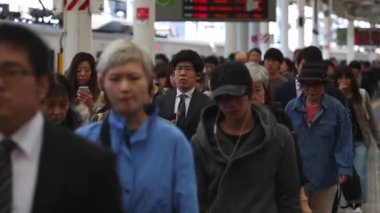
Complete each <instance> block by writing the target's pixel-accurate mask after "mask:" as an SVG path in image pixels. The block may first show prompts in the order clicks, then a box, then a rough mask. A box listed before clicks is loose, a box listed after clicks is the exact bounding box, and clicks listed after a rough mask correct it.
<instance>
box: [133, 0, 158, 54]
mask: <svg viewBox="0 0 380 213" xmlns="http://www.w3.org/2000/svg"><path fill="white" fill-rule="evenodd" d="M155 19H156V4H155V1H152V0H135V5H134V15H133V41H134V42H135V43H136V44H138V45H140V46H141V47H142V48H145V49H146V50H147V51H148V52H149V53H150V54H151V56H152V58H153V57H154V35H155V30H154V21H155Z"/></svg>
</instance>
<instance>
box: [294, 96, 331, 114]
mask: <svg viewBox="0 0 380 213" xmlns="http://www.w3.org/2000/svg"><path fill="white" fill-rule="evenodd" d="M328 102H329V101H328V95H327V94H326V93H325V94H323V96H322V99H321V102H320V104H321V107H322V108H324V109H325V110H326V109H327V108H328ZM305 104H306V96H305V94H303V93H302V94H301V95H300V97H298V98H297V99H296V104H295V105H294V106H293V107H292V109H296V110H298V111H300V112H306V109H305Z"/></svg>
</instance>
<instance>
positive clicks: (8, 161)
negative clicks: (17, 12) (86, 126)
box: [0, 23, 121, 213]
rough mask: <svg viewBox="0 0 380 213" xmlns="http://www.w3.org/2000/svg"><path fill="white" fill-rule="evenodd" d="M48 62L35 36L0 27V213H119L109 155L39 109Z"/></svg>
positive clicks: (112, 161) (15, 27)
mask: <svg viewBox="0 0 380 213" xmlns="http://www.w3.org/2000/svg"><path fill="white" fill-rule="evenodd" d="M49 58H50V51H49V49H48V48H47V46H46V44H45V43H44V42H43V41H42V39H41V38H39V37H38V36H37V35H36V34H34V33H33V32H31V31H30V30H28V29H26V28H24V27H21V26H19V25H11V24H4V23H2V24H0V212H2V213H10V212H32V213H45V212H46V213H51V212H54V213H57V212H58V213H60V212H62V213H63V212H71V213H72V212H75V213H76V212H78V213H82V212H89V213H90V212H91V213H92V212H99V213H100V212H115V213H116V212H121V198H120V194H121V191H120V187H119V182H118V178H117V176H116V171H115V159H114V156H113V155H112V153H111V152H110V151H109V150H105V149H102V148H100V147H97V146H95V145H93V144H91V143H89V142H86V141H85V140H84V139H81V138H79V137H78V136H74V135H73V134H72V133H70V132H69V131H68V130H66V129H64V128H63V127H59V126H54V125H52V124H49V123H47V122H46V121H45V120H44V118H43V115H42V113H41V112H40V111H39V110H38V107H39V104H40V103H41V101H42V99H43V98H44V97H45V95H46V93H47V90H48V88H49V82H50V81H49V79H50V77H49V76H50V74H51V73H50V70H51V67H50V63H49Z"/></svg>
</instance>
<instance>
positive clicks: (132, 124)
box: [77, 39, 198, 213]
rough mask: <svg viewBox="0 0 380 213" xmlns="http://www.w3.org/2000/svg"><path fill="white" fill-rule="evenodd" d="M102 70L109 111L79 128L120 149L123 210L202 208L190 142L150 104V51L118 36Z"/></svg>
mask: <svg viewBox="0 0 380 213" xmlns="http://www.w3.org/2000/svg"><path fill="white" fill-rule="evenodd" d="M98 72H99V84H100V87H101V88H102V90H103V91H104V92H105V94H106V96H107V98H108V101H109V103H110V106H111V109H110V112H109V113H108V115H107V116H106V118H105V119H104V120H103V121H101V122H97V123H93V124H90V125H88V126H85V127H82V128H80V129H79V130H77V133H78V134H80V135H82V136H84V137H86V138H88V139H89V140H91V141H93V142H94V143H98V144H102V145H103V146H106V147H108V148H110V149H111V150H112V151H113V152H114V153H115V156H116V161H117V163H116V166H117V169H118V174H119V180H120V183H121V186H122V189H123V191H122V194H123V208H124V212H155V213H170V212H178V213H184V212H185V213H193V212H198V203H197V193H196V180H195V170H194V163H193V156H192V151H191V148H190V144H189V142H188V141H187V139H186V137H185V136H184V135H183V133H182V132H181V131H180V130H179V129H177V128H176V127H175V126H174V125H172V124H171V123H169V122H167V121H165V120H163V119H161V118H159V117H158V109H156V108H155V107H154V106H153V105H150V104H148V103H150V102H151V92H152V87H151V86H150V85H151V84H152V78H151V76H152V72H153V63H152V61H151V56H150V55H149V54H148V53H147V52H146V51H144V50H143V49H142V48H141V47H139V46H137V45H136V44H134V43H133V42H130V41H128V40H125V39H120V40H116V41H114V42H112V43H111V44H110V45H109V46H108V47H107V48H106V49H105V51H104V52H103V54H102V56H101V57H100V60H99V64H98Z"/></svg>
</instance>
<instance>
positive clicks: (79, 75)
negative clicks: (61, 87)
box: [67, 52, 100, 123]
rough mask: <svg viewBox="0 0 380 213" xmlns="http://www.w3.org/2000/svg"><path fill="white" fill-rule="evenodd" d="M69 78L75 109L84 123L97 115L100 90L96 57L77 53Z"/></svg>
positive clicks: (71, 65)
mask: <svg viewBox="0 0 380 213" xmlns="http://www.w3.org/2000/svg"><path fill="white" fill-rule="evenodd" d="M67 78H68V79H69V81H70V85H71V88H73V101H72V103H73V107H74V110H75V111H77V112H78V113H79V114H80V116H81V118H82V121H83V122H84V123H87V122H88V121H89V118H90V117H91V116H92V115H94V114H95V113H96V108H97V107H96V101H97V99H98V97H99V94H100V90H99V87H98V85H97V75H96V71H95V59H94V57H93V56H92V55H91V54H89V53H85V52H79V53H77V54H76V55H75V56H74V58H73V60H72V61H71V64H70V68H69V70H68V73H67Z"/></svg>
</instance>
